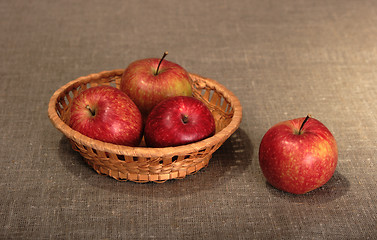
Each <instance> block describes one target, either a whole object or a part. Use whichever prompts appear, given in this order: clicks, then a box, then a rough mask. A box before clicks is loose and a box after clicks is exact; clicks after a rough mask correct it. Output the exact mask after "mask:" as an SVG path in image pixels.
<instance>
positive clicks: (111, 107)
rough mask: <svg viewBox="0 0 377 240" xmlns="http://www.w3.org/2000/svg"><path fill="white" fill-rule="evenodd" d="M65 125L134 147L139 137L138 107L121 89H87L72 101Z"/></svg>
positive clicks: (89, 134) (139, 120)
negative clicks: (67, 122)
mask: <svg viewBox="0 0 377 240" xmlns="http://www.w3.org/2000/svg"><path fill="white" fill-rule="evenodd" d="M69 125H70V126H71V128H73V129H74V130H76V131H78V132H80V133H82V134H84V135H86V136H88V137H91V138H94V139H97V140H101V141H104V142H109V143H114V144H120V145H127V146H137V145H138V144H139V143H140V140H141V137H142V118H141V113H140V111H139V109H138V108H137V107H136V105H135V104H134V103H133V102H132V100H131V99H130V98H129V97H128V96H127V95H126V94H125V93H124V92H122V91H120V90H119V89H117V88H114V87H110V86H97V87H92V88H88V89H86V90H84V91H82V92H81V93H80V94H78V95H77V96H76V97H75V98H74V99H73V102H72V107H71V117H70V121H69Z"/></svg>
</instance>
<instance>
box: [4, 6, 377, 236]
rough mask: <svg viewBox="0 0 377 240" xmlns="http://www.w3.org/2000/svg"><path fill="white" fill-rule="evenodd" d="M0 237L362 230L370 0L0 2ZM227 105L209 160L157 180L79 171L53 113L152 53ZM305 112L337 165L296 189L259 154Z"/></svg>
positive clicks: (371, 162) (369, 129) (371, 161)
mask: <svg viewBox="0 0 377 240" xmlns="http://www.w3.org/2000/svg"><path fill="white" fill-rule="evenodd" d="M0 43H1V48H0V51H1V52H0V60H1V64H0V77H1V81H0V106H1V107H0V109H1V110H0V129H1V143H0V144H1V145H0V158H1V162H0V193H1V196H0V238H1V239H279V238H283V239H375V238H376V236H377V225H376V222H377V219H376V215H377V214H376V212H377V207H376V205H377V200H376V199H377V195H376V190H377V187H376V180H377V175H376V174H377V171H376V170H377V166H376V154H377V140H376V138H377V117H376V116H377V98H376V97H377V96H376V95H377V84H376V83H377V2H376V1H345V0H338V1H337V0H330V1H322V0H321V1H258V0H245V1H240V0H234V1H217V0H212V1H197V0H194V1H178V0H176V1H175V0H166V1H136V0H135V1H133V0H132V1H115V0H107V1H99V0H97V1H74V0H71V1H47V0H39V1H20V0H14V1H13V0H12V1H8V0H0ZM166 50H168V51H169V56H168V60H171V61H174V62H177V63H179V64H180V65H182V66H184V67H185V68H186V69H187V70H188V71H190V72H193V73H198V74H200V75H203V76H205V77H209V78H213V79H215V80H217V81H219V82H220V83H222V84H223V85H225V86H226V87H227V88H229V89H230V90H231V91H233V92H234V93H235V95H236V96H238V98H239V99H240V101H241V103H242V105H243V107H244V112H243V114H244V115H243V116H244V118H243V121H242V124H241V126H240V129H239V130H238V131H237V132H236V133H235V134H234V135H233V136H232V137H231V138H230V139H229V140H228V141H227V142H226V143H225V144H224V145H223V146H222V147H221V148H220V149H219V150H218V152H216V154H215V155H214V156H213V159H212V160H211V161H210V164H209V166H208V167H207V168H205V169H203V170H202V171H200V172H199V173H197V174H196V175H193V176H189V177H187V178H185V179H184V180H173V181H168V182H166V183H164V184H153V183H152V184H135V183H132V182H117V181H115V180H113V179H112V178H109V177H104V176H99V175H98V174H96V173H95V172H94V171H93V170H92V169H91V168H90V167H88V166H87V165H86V164H85V163H84V161H83V160H82V158H81V157H80V155H78V153H76V152H74V151H72V150H71V148H70V145H69V143H68V141H67V140H66V139H65V138H64V137H63V135H62V134H61V133H60V132H59V131H57V130H56V129H55V128H54V127H53V126H52V124H51V123H50V121H49V119H48V117H47V104H48V101H49V99H50V97H51V95H52V94H53V92H54V91H55V90H57V89H58V88H59V87H60V86H62V85H64V84H65V83H67V82H68V81H71V80H73V79H75V78H77V77H79V76H84V75H88V74H90V73H96V72H100V71H103V70H112V69H117V68H125V67H126V66H127V65H128V64H129V63H130V62H132V61H134V60H136V59H140V58H146V57H160V56H161V55H162V53H163V52H164V51H166ZM307 113H311V114H312V115H313V117H315V118H317V119H319V120H320V121H322V122H323V123H324V124H325V125H326V126H327V127H328V128H329V129H330V130H331V131H332V132H333V134H334V136H335V138H336V139H337V141H338V147H339V164H338V167H337V171H336V173H335V175H334V176H333V178H332V179H331V180H330V181H329V182H328V183H327V184H326V185H325V186H324V187H322V188H320V189H318V190H316V191H313V192H311V193H308V194H306V195H302V196H294V195H291V194H287V193H284V192H281V191H278V190H276V189H274V188H272V187H271V186H270V185H268V184H267V183H266V181H265V179H264V177H263V175H262V173H261V170H260V168H259V163H258V148H259V143H260V141H261V139H262V137H263V134H264V133H265V132H266V131H267V130H268V128H269V127H271V126H272V125H273V124H275V123H277V122H280V121H283V120H288V119H291V118H296V117H303V116H306V114H307Z"/></svg>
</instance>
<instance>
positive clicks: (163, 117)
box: [144, 96, 216, 147]
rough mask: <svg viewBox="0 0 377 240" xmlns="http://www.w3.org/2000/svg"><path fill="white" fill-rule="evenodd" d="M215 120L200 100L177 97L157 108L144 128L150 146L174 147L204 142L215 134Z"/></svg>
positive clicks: (163, 102) (161, 103)
mask: <svg viewBox="0 0 377 240" xmlns="http://www.w3.org/2000/svg"><path fill="white" fill-rule="evenodd" d="M215 129H216V126H215V120H214V118H213V116H212V113H211V112H210V110H209V109H208V107H207V106H206V105H205V104H204V103H203V102H201V101H199V100H198V99H196V98H194V97H188V96H176V97H171V98H168V99H165V100H163V101H162V102H160V103H159V104H158V105H157V106H155V107H154V108H153V110H152V111H151V113H150V114H149V116H148V118H147V120H146V123H145V128H144V137H145V142H146V144H147V146H149V147H172V146H178V145H183V144H188V143H192V142H196V141H200V140H202V139H204V138H207V137H210V136H212V135H214V134H215Z"/></svg>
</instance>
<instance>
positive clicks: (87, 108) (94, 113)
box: [86, 105, 96, 116]
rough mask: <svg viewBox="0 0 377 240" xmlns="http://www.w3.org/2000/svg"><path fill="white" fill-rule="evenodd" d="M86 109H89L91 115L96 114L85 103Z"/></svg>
mask: <svg viewBox="0 0 377 240" xmlns="http://www.w3.org/2000/svg"><path fill="white" fill-rule="evenodd" d="M86 109H88V110H89V112H90V113H91V114H92V116H95V115H96V111H93V109H91V108H90V107H89V105H86Z"/></svg>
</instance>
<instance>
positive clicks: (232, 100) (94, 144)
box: [48, 69, 242, 182]
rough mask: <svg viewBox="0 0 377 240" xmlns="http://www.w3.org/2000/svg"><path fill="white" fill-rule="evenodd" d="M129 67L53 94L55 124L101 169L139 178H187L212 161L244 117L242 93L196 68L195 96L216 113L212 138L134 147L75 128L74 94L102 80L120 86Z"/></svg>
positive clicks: (91, 77) (50, 113)
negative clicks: (71, 115) (72, 124)
mask: <svg viewBox="0 0 377 240" xmlns="http://www.w3.org/2000/svg"><path fill="white" fill-rule="evenodd" d="M123 71H124V70H123V69H118V70H113V71H104V72H100V73H97V74H90V75H88V76H84V77H80V78H78V79H76V80H73V81H71V82H69V83H67V84H66V85H64V86H62V87H61V88H60V89H58V90H57V91H56V92H55V93H54V94H53V96H52V97H51V100H50V102H49V106H48V116H49V118H50V119H51V121H52V123H53V125H54V126H55V127H56V128H57V129H58V130H60V131H61V132H62V133H63V134H64V135H65V136H66V137H67V138H68V139H69V140H70V142H71V144H72V148H73V149H74V150H76V151H78V152H79V153H80V154H81V155H82V156H83V157H84V159H85V160H86V162H87V163H88V164H89V165H90V166H92V167H93V169H94V170H95V171H96V172H97V173H99V174H103V175H108V176H111V177H113V178H115V179H117V180H129V181H133V182H150V181H153V182H165V181H166V180H169V179H177V178H184V177H185V176H187V175H189V174H193V173H195V172H197V171H199V170H200V169H201V168H203V167H205V166H207V164H208V162H209V160H210V158H211V157H212V154H213V153H214V152H215V151H216V150H217V149H218V148H219V147H220V146H221V145H222V144H223V143H224V142H225V140H226V139H227V138H229V137H230V136H231V135H232V134H233V133H234V131H236V129H237V128H238V127H239V125H240V123H241V119H242V106H241V104H240V102H239V101H238V99H237V97H236V96H234V95H233V94H232V93H231V92H230V91H229V90H227V89H226V88H225V87H224V86H222V85H221V84H219V83H217V82H216V81H214V80H211V79H208V78H203V77H201V76H198V75H196V74H191V73H190V77H191V79H192V83H193V85H192V87H193V95H194V97H196V98H198V99H200V100H201V101H202V102H204V103H205V104H206V105H207V106H208V107H209V109H210V110H211V112H212V114H213V116H214V118H215V122H216V134H215V135H214V136H212V137H210V138H207V139H204V140H202V141H199V142H196V143H191V144H187V145H182V146H177V147H166V148H149V147H145V145H143V144H141V146H139V147H128V146H121V145H115V144H111V143H105V142H102V141H99V140H95V139H92V138H89V137H86V136H84V135H83V134H81V133H79V132H77V131H75V130H73V129H72V128H70V127H69V126H68V125H67V123H68V119H69V112H70V111H69V109H70V105H71V103H72V100H73V98H74V97H75V96H77V94H78V93H79V92H81V91H83V90H84V89H87V88H89V87H94V86H97V85H110V86H114V87H117V88H119V85H120V80H121V76H122V73H123Z"/></svg>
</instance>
